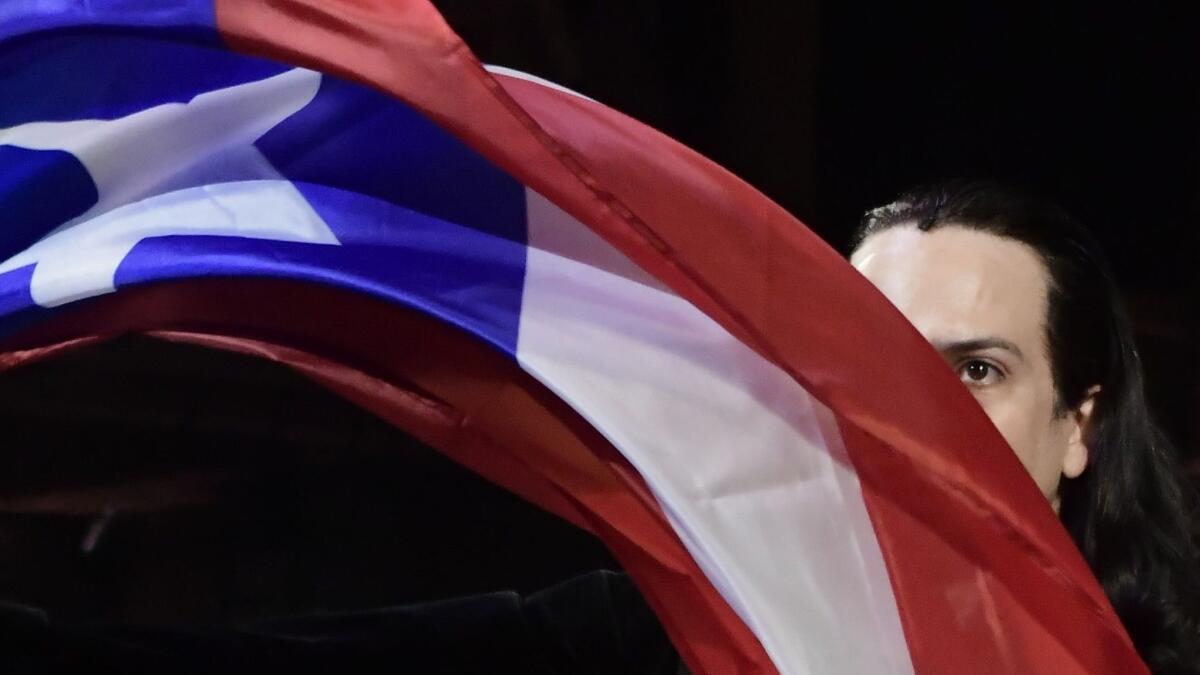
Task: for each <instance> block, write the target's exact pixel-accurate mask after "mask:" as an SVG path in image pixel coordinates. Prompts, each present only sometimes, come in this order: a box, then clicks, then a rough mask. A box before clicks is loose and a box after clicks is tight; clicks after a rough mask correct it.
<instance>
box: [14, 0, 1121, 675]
mask: <svg viewBox="0 0 1200 675" xmlns="http://www.w3.org/2000/svg"><path fill="white" fill-rule="evenodd" d="M0 214H3V223H4V225H3V229H0V260H3V263H0V340H2V341H3V355H2V356H0V367H4V368H11V367H16V366H19V365H21V364H23V363H27V362H30V361H33V360H36V359H39V358H45V357H47V356H49V355H52V354H54V353H56V352H57V351H59V350H62V349H66V348H71V347H74V346H78V345H81V344H86V343H87V342H89V341H94V340H99V339H105V338H107V337H111V336H114V335H119V334H122V333H127V332H143V333H149V334H152V335H157V336H160V337H163V338H167V339H175V340H184V341H190V342H196V343H201V344H206V345H209V346H213V347H218V348H225V349H233V350H238V351H244V352H250V353H254V354H258V355H260V356H263V357H265V358H271V359H275V360H279V361H281V362H284V363H286V364H288V365H290V366H291V367H293V368H296V369H297V370H299V371H301V372H303V373H305V374H307V375H309V376H310V377H313V378H314V379H316V380H317V381H319V382H322V383H323V384H325V385H326V386H328V387H330V388H331V389H333V390H334V391H337V392H339V393H340V394H342V395H344V396H346V397H348V398H350V399H351V400H353V401H355V402H357V403H359V404H360V405H362V406H364V407H365V408H367V409H369V410H372V411H374V412H376V413H377V414H379V415H381V416H382V417H384V418H386V419H388V420H390V421H392V422H394V423H395V424H397V425H399V426H401V427H403V428H405V429H406V430H408V431H410V432H411V433H413V434H415V435H417V436H418V437H420V438H422V439H424V440H426V441H427V442H429V443H431V444H432V445H434V446H435V447H437V448H439V449H440V450H442V451H443V452H445V453H446V454H448V455H449V456H451V457H453V458H455V459H456V460H457V461H459V462H461V463H463V464H465V465H467V466H469V467H471V468H472V469H474V470H476V471H478V472H479V473H481V474H482V475H484V476H486V477H488V478H490V479H491V480H493V481H495V482H497V483H499V484H501V485H504V486H505V487H507V488H509V489H511V490H513V491H515V492H517V493H518V494H521V495H522V496H524V497H526V498H528V499H530V500H531V501H533V502H535V503H537V504H539V505H541V506H543V507H545V508H547V509H549V510H551V511H553V512H555V513H557V514H559V515H561V516H562V517H564V518H566V519H568V520H570V521H571V522H573V523H575V524H577V525H579V526H580V527H583V528H585V529H587V530H589V531H591V532H593V533H595V534H596V535H597V536H598V537H600V538H601V539H602V540H603V541H604V542H605V543H606V544H607V545H608V546H609V548H610V549H611V550H612V551H613V553H614V554H615V555H616V556H617V558H618V559H619V560H620V561H621V562H622V564H623V565H624V566H625V567H626V569H627V570H628V571H629V573H630V574H631V576H632V577H633V578H634V580H635V581H636V582H637V583H638V585H639V587H640V588H641V590H642V591H643V593H644V595H645V596H646V598H647V600H648V601H649V602H650V604H651V606H652V607H653V608H654V609H655V611H656V613H657V614H658V615H659V617H660V619H661V620H662V622H663V624H664V626H665V627H666V629H667V631H668V633H669V635H670V636H671V638H672V641H673V642H674V644H675V645H676V647H677V648H678V649H679V650H680V652H681V654H682V656H683V657H684V659H685V661H686V662H687V663H688V665H689V667H690V668H691V669H692V671H693V672H696V673H709V674H712V675H716V674H722V675H723V674H726V673H772V672H779V673H788V674H791V673H896V674H902V673H959V672H972V673H1015V672H1020V673H1047V674H1049V673H1053V674H1055V675H1061V674H1064V673H1114V674H1115V673H1137V672H1145V666H1144V665H1143V664H1142V663H1141V661H1140V660H1139V659H1138V657H1137V655H1136V652H1135V651H1134V649H1133V647H1132V645H1131V643H1130V641H1129V639H1128V637H1127V636H1126V634H1125V632H1124V630H1123V628H1122V627H1121V625H1120V623H1119V621H1118V620H1117V618H1116V616H1115V614H1114V612H1113V611H1112V609H1111V607H1110V606H1109V604H1108V602H1107V600H1106V599H1105V597H1104V594H1103V592H1102V591H1101V589H1100V588H1099V585H1098V584H1097V583H1096V581H1095V580H1094V578H1093V577H1092V576H1091V574H1090V572H1089V570H1088V568H1087V566H1086V563H1085V562H1084V561H1083V560H1082V558H1081V556H1080V555H1079V553H1078V552H1077V550H1076V549H1075V548H1074V546H1073V544H1072V543H1071V541H1070V540H1069V538H1068V537H1067V535H1066V533H1065V531H1064V530H1063V529H1062V527H1061V526H1060V525H1059V524H1058V522H1057V520H1056V518H1055V517H1054V514H1053V512H1052V511H1051V510H1050V508H1049V507H1048V506H1047V505H1046V504H1045V501H1044V499H1042V498H1041V496H1040V494H1038V492H1037V490H1036V488H1035V487H1034V485H1033V483H1032V481H1030V480H1029V479H1028V478H1027V476H1025V475H1024V472H1023V470H1022V468H1021V467H1020V465H1019V463H1018V462H1017V461H1016V459H1015V457H1013V456H1012V453H1011V451H1010V450H1009V449H1008V448H1007V446H1006V445H1005V444H1004V442H1003V440H1002V439H1001V438H1000V436H999V434H998V433H997V432H996V430H995V429H994V427H992V426H991V424H990V423H989V422H988V420H987V419H986V417H985V416H984V414H983V412H982V411H981V410H980V409H979V407H978V406H977V405H976V404H975V402H974V401H973V400H972V399H971V397H970V395H969V394H968V393H967V392H966V391H965V390H964V388H963V387H962V386H961V385H960V384H959V383H958V381H957V379H956V378H955V377H953V375H952V374H951V373H950V372H949V370H948V369H946V368H945V367H944V365H943V364H942V362H941V360H940V358H939V357H938V356H937V354H936V353H935V352H934V351H933V350H932V348H930V347H929V346H928V345H927V344H925V342H924V341H923V339H922V338H921V336H920V335H919V334H917V333H916V331H915V330H914V329H913V328H912V327H911V326H909V325H908V324H907V323H906V322H905V321H904V319H903V318H902V317H901V316H899V314H898V313H897V312H896V311H895V310H894V309H893V308H891V307H890V306H889V305H888V303H887V302H886V300H884V299H883V298H882V296H880V295H879V294H878V293H877V292H875V291H874V290H873V289H872V288H871V287H870V285H869V284H868V283H867V282H866V281H865V280H863V279H862V278H861V277H859V276H858V275H857V273H856V272H854V270H853V269H851V268H850V267H849V265H848V264H846V263H845V262H844V261H843V260H842V259H841V258H840V257H839V256H838V255H837V254H836V253H835V252H834V251H833V250H832V249H830V248H829V247H828V246H826V245H825V244H824V243H822V242H821V241H820V240H819V239H818V238H817V237H816V236H814V235H813V234H812V233H811V232H810V231H809V230H807V229H806V228H805V227H804V226H803V225H802V224H801V223H799V222H798V221H796V220H795V219H794V218H792V217H791V216H789V215H788V214H786V213H785V212H784V211H782V210H781V209H780V208H779V207H778V206H776V205H775V204H773V203H772V202H770V201H769V200H768V199H767V198H765V197H764V196H762V195H761V194H759V193H757V192H756V191H754V190H753V189H752V188H750V187H749V186H747V185H746V184H745V183H743V182H741V181H739V180H738V179H737V178H735V177H733V176H731V175H730V174H728V173H727V172H725V171H723V170H722V169H720V168H719V167H717V166H716V165H714V164H712V163H711V162H709V161H708V160H706V159H704V158H703V157H700V156H699V155H697V154H696V153H694V152H692V151H690V150H688V149H687V148H685V147H683V146H681V145H679V144H678V143H676V142H674V141H672V140H670V139H669V138H667V137H665V136H663V135H661V134H659V133H658V132H656V131H654V130H652V129H650V128H648V127H645V126H644V125H641V124H639V123H638V122H636V121H634V120H632V119H630V118H628V117H625V116H623V115H621V114H620V113H618V112H616V111H613V110H612V109H610V108H607V107H605V106H604V105H602V104H601V103H598V102H596V101H594V100H592V99H589V98H587V97H586V96H583V95H580V94H577V93H575V92H572V91H569V90H567V89H564V88H562V87H559V86H557V85H554V84H552V83H548V82H545V81H542V80H539V79H538V78H536V77H532V76H528V75H524V74H522V73H517V72H514V71H510V70H507V69H504V68H497V67H485V66H483V65H481V64H480V63H479V62H478V61H477V60H476V59H475V57H474V56H473V55H472V54H471V53H470V51H469V50H468V49H467V47H466V46H465V45H464V44H463V43H462V41H461V40H460V39H459V38H458V37H457V36H456V35H455V34H454V33H453V32H452V31H451V30H450V29H449V28H448V27H447V26H446V25H445V23H444V22H443V21H442V19H441V17H440V16H439V15H438V14H437V12H436V11H435V10H434V9H433V8H432V7H431V6H430V5H429V4H427V3H426V2H421V1H416V0H395V1H384V0H374V1H372V0H278V1H276V2H272V3H252V2H222V1H216V2H214V1H213V0H172V1H169V2H168V1H163V0H111V1H103V0H92V1H91V2H69V1H67V0H60V1H56V2H44V1H35V0H15V1H13V0H10V1H9V2H6V3H4V4H3V5H0ZM446 499H454V496H453V495H446Z"/></svg>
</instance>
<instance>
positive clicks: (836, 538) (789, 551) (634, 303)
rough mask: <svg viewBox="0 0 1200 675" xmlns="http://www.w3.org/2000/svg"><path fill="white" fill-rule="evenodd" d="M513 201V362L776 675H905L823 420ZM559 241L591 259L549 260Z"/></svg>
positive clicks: (596, 252) (870, 537)
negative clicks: (516, 324) (553, 400)
mask: <svg viewBox="0 0 1200 675" xmlns="http://www.w3.org/2000/svg"><path fill="white" fill-rule="evenodd" d="M527 203H528V204H529V205H530V206H529V209H528V213H529V244H530V246H529V255H528V258H527V263H526V264H527V269H526V278H525V279H526V280H525V291H524V297H523V301H522V309H521V322H520V333H519V339H518V346H517V354H518V359H519V361H520V363H521V366H522V367H523V368H524V369H525V370H526V371H527V372H529V373H530V374H531V375H533V376H534V377H535V378H537V379H538V380H540V381H541V382H542V383H544V384H545V385H546V386H548V387H549V388H550V389H551V390H553V391H554V392H555V393H556V394H557V395H558V396H560V397H561V398H563V400H565V401H566V402H567V403H569V404H570V405H571V406H572V407H573V408H574V409H575V410H577V411H578V412H579V413H580V414H581V415H583V416H584V417H585V418H586V419H587V420H588V421H589V422H590V423H591V424H592V425H594V426H595V427H596V428H597V429H598V430H599V431H600V432H601V433H603V434H604V435H605V436H606V438H607V439H608V440H609V441H610V442H611V443H613V445H614V446H615V447H616V448H617V449H619V450H620V451H621V452H622V453H623V454H624V455H625V457H626V458H628V460H629V461H630V462H631V463H632V464H633V466H634V467H635V468H636V469H637V470H638V471H639V472H640V473H641V475H642V476H643V477H644V478H645V480H646V482H647V483H648V484H649V486H650V488H651V489H652V490H653V491H654V493H655V495H656V497H657V498H658V500H659V503H660V504H661V505H662V507H663V510H664V512H665V513H666V514H667V516H668V518H669V519H670V520H671V523H672V526H673V527H674V528H675V531H676V533H677V534H678V535H679V537H680V538H681V539H682V541H683V543H684V544H685V545H686V546H687V548H688V550H689V551H690V552H691V554H692V556H693V557H694V558H695V559H696V561H697V563H698V564H699V565H700V567H701V569H703V570H704V572H705V574H706V575H707V576H708V577H709V579H710V580H711V581H712V582H713V584H714V585H715V586H716V587H717V589H718V591H720V592H721V594H722V596H723V597H724V598H725V599H726V600H727V601H728V602H729V603H730V605H731V606H732V607H733V609H734V610H735V611H736V612H737V613H738V614H739V616H741V617H742V619H743V620H744V621H745V622H746V624H747V625H748V626H749V627H750V629H751V630H752V631H753V632H754V633H755V635H756V636H757V637H758V638H759V640H760V641H761V642H762V644H763V647H764V648H765V649H766V651H767V653H768V655H769V656H770V657H771V659H772V660H773V661H774V663H775V664H776V666H777V667H778V668H779V669H780V671H781V672H782V673H820V674H822V675H826V674H829V673H847V674H854V675H859V674H861V673H872V674H879V673H883V674H896V675H900V674H905V675H908V674H911V673H912V672H913V668H912V664H911V660H910V658H909V655H908V648H907V644H906V643H905V640H904V635H903V632H902V629H901V625H900V620H899V615H898V613H897V609H896V601H895V598H894V596H893V594H892V589H891V585H890V582H889V580H888V575H887V570H886V567H885V565H884V562H883V558H882V554H881V553H880V549H879V545H878V542H877V541H876V539H875V534H874V529H873V527H872V525H871V521H870V519H869V517H868V515H867V512H866V507H865V505H864V503H863V500H862V493H861V489H860V487H859V483H858V479H857V477H856V475H855V473H854V470H853V467H852V466H851V464H850V461H849V459H848V457H847V456H846V453H845V449H844V447H843V445H842V439H841V437H840V435H839V433H838V430H837V425H836V423H835V422H834V420H833V416H832V414H831V413H830V411H829V410H828V409H827V408H825V407H824V406H823V405H821V404H820V403H819V402H817V401H816V400H815V399H813V398H812V397H811V396H810V395H809V394H808V392H806V391H805V390H804V389H803V388H802V387H800V386H799V385H798V384H796V383H795V381H793V380H792V379H791V378H789V377H788V376H787V375H786V374H784V373H783V372H782V371H780V370H779V369H778V368H776V367H775V366H774V365H772V364H770V363H768V362H767V361H765V360H764V359H762V358H761V357H759V356H758V355H757V354H755V353H754V352H753V351H752V350H750V349H749V348H747V347H746V346H745V345H743V344H742V343H740V342H739V341H738V340H736V339H735V338H733V337H732V336H730V335H729V334H728V333H727V332H726V331H725V330H724V329H722V328H721V327H720V326H718V325H717V324H716V323H715V322H714V321H712V320H711V319H709V318H708V317H707V316H705V315H704V314H703V313H701V312H700V311H699V310H697V309H696V308H694V307H693V306H692V305H690V304H688V303H687V302H684V301H682V300H681V299H679V298H678V297H676V296H674V295H672V294H670V293H666V292H663V291H662V290H660V289H657V288H654V287H652V286H650V285H646V284H645V283H640V280H638V279H636V276H637V275H636V274H632V275H630V274H620V273H618V274H613V273H611V272H609V271H605V269H604V267H606V266H607V267H608V268H609V269H611V268H612V265H611V264H608V265H600V266H595V265H593V264H591V263H592V262H593V260H588V259H587V258H589V257H591V258H593V259H594V260H601V261H611V260H612V257H613V256H614V255H616V256H620V254H619V253H618V252H617V251H615V250H614V249H613V248H612V247H611V246H609V245H608V244H607V243H605V242H604V241H602V240H601V239H600V238H599V237H597V236H596V235H595V234H594V233H592V232H591V231H590V230H588V229H587V228H586V227H584V226H583V225H581V224H580V223H579V222H578V221H576V220H574V219H573V218H571V217H570V216H569V215H567V214H566V213H564V212H562V211H561V210H559V209H557V208H556V207H554V206H553V205H552V204H550V203H549V202H547V201H546V200H545V199H544V198H542V197H541V196H539V195H537V194H536V193H533V192H532V191H527ZM564 239H574V241H575V244H574V245H572V246H570V247H569V248H571V249H572V250H574V251H591V252H592V253H591V255H590V256H580V255H574V256H564V255H561V254H560V253H559V251H561V250H562V249H563V247H564V243H563V242H564ZM543 242H551V243H550V244H549V248H550V249H551V250H546V248H547V247H544V246H542V243H543ZM626 264H628V263H626ZM631 276H632V277H635V278H629V277H631Z"/></svg>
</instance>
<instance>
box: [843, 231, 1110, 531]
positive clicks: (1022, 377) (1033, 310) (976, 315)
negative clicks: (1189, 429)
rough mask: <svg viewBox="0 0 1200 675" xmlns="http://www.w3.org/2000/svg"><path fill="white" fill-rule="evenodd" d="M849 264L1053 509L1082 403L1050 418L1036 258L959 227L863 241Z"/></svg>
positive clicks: (1042, 289)
mask: <svg viewBox="0 0 1200 675" xmlns="http://www.w3.org/2000/svg"><path fill="white" fill-rule="evenodd" d="M850 262H851V263H852V264H853V265H854V266H855V267H856V268H857V269H858V270H859V271H860V272H862V273H863V275H865V276H866V277H867V278H868V279H870V280H871V282H872V283H874V284H875V286H877V287H878V288H879V290H880V291H882V292H883V294H884V295H886V296H887V298H888V299H889V300H891V301H892V303H893V304H894V305H895V306H896V307H897V308H898V309H899V310H900V312H901V313H903V314H904V316H905V317H907V318H908V320H909V321H910V322H911V323H912V324H913V325H914V326H916V328H917V330H919V331H920V332H921V334H922V335H924V336H925V338H926V339H927V340H929V341H930V342H931V343H932V344H933V345H934V346H935V347H936V348H937V349H938V351H939V352H941V354H942V356H943V358H945V360H946V363H947V364H948V365H949V366H950V367H951V368H953V369H954V371H955V372H956V373H957V374H958V376H959V377H960V378H961V379H962V381H963V384H965V385H966V386H967V387H968V388H969V389H970V391H971V393H972V394H974V395H975V398H976V400H978V401H979V403H980V405H982V406H983V409H984V410H985V411H986V412H987V414H988V417H990V418H991V420H992V422H993V423H994V424H995V425H996V427H997V428H998V429H999V430H1000V433H1001V434H1003V436H1004V438H1005V440H1007V441H1008V443H1009V445H1011V446H1012V449H1013V451H1014V452H1016V455H1017V457H1018V458H1019V459H1020V460H1021V463H1022V464H1023V465H1024V466H1025V469H1026V470H1028V471H1029V474H1030V475H1031V476H1032V477H1033V479H1034V481H1035V482H1036V483H1037V485H1038V487H1039V488H1040V489H1041V491H1042V494H1044V495H1046V497H1047V498H1048V499H1049V500H1050V501H1051V503H1052V504H1053V505H1054V506H1055V508H1056V509H1057V506H1058V485H1059V482H1060V480H1061V478H1062V476H1064V475H1065V476H1067V477H1069V478H1073V477H1075V476H1077V475H1079V473H1080V472H1082V471H1083V469H1084V467H1085V466H1086V464H1087V449H1086V448H1085V447H1084V445H1083V443H1082V440H1081V437H1082V424H1083V423H1084V422H1085V421H1086V414H1087V412H1088V411H1089V410H1090V403H1087V404H1085V406H1086V407H1087V409H1086V410H1081V411H1071V412H1069V413H1068V414H1065V415H1059V414H1057V410H1056V406H1055V402H1056V397H1055V390H1054V380H1053V375H1052V372H1051V368H1050V358H1049V353H1048V351H1047V348H1046V308H1047V288H1048V286H1047V282H1048V278H1047V272H1046V269H1045V266H1044V265H1043V264H1042V262H1041V259H1040V258H1039V257H1038V255H1037V253H1036V252H1035V251H1034V250H1033V249H1032V248H1030V247H1028V246H1026V245H1025V244H1022V243H1020V242H1017V241H1014V240H1012V239H1005V238H1002V237H998V236H996V235H993V234H988V233H986V232H979V231H977V230H969V229H966V228H963V227H955V226H953V225H949V226H941V227H939V228H937V229H935V230H933V231H930V232H922V231H920V230H918V229H917V228H916V227H914V226H903V225H902V226H898V227H893V228H891V229H888V230H884V231H883V232H880V233H877V234H874V235H872V236H870V237H868V238H867V240H866V241H865V242H863V244H862V246H860V247H859V248H858V250H857V251H855V252H854V255H853V256H851V258H850Z"/></svg>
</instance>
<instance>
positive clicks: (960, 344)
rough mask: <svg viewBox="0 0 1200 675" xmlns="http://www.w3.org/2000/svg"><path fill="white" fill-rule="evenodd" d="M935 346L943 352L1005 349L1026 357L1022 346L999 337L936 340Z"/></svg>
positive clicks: (1019, 356)
mask: <svg viewBox="0 0 1200 675" xmlns="http://www.w3.org/2000/svg"><path fill="white" fill-rule="evenodd" d="M933 346H934V347H936V348H937V350H938V351H939V352H941V353H943V354H969V353H971V352H981V351H984V350H986V349H1003V350H1005V351H1007V352H1011V353H1012V354H1013V355H1015V356H1016V357H1017V358H1019V359H1024V358H1025V355H1024V354H1022V353H1021V348H1020V347H1018V346H1017V345H1015V344H1013V343H1012V342H1010V341H1008V340H1005V339H1004V338H998V337H982V338H972V339H969V340H934V342H933Z"/></svg>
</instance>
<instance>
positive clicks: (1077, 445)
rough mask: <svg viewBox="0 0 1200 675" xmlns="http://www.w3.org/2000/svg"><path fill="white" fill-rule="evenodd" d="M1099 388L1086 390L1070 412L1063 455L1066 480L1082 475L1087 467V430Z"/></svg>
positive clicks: (1063, 470) (1063, 469)
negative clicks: (1067, 435) (1068, 435)
mask: <svg viewBox="0 0 1200 675" xmlns="http://www.w3.org/2000/svg"><path fill="white" fill-rule="evenodd" d="M1098 393H1100V386H1099V385H1096V386H1094V387H1092V388H1091V389H1088V391H1087V396H1085V397H1084V399H1083V402H1082V403H1080V404H1079V407H1078V408H1076V409H1075V410H1073V411H1071V413H1070V414H1071V422H1072V424H1071V435H1070V437H1069V438H1068V439H1067V452H1066V453H1065V454H1064V455H1063V466H1062V474H1063V476H1064V477H1066V478H1075V477H1077V476H1079V474H1081V473H1083V470H1084V469H1086V468H1087V465H1088V459H1090V458H1089V456H1088V454H1089V453H1088V447H1087V441H1086V439H1087V429H1088V425H1089V424H1090V423H1091V420H1092V410H1093V409H1094V408H1095V407H1096V394H1098Z"/></svg>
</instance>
